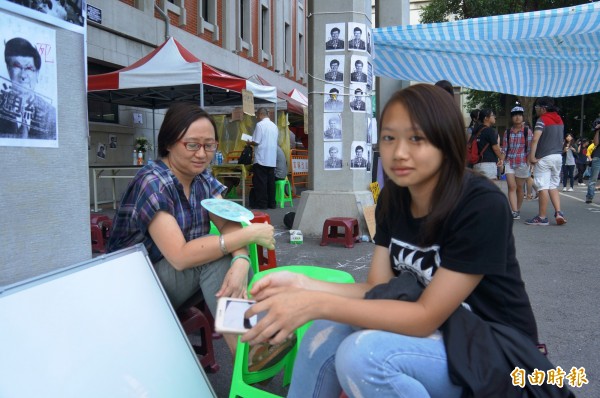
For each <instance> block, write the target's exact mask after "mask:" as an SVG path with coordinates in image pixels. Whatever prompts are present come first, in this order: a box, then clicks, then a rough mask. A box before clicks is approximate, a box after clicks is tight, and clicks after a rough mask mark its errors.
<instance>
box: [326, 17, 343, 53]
mask: <svg viewBox="0 0 600 398" xmlns="http://www.w3.org/2000/svg"><path fill="white" fill-rule="evenodd" d="M325 37H326V38H327V40H326V41H325V51H343V50H344V49H345V48H346V47H345V46H346V43H345V37H346V25H345V24H344V23H343V22H339V23H328V24H326V25H325Z"/></svg>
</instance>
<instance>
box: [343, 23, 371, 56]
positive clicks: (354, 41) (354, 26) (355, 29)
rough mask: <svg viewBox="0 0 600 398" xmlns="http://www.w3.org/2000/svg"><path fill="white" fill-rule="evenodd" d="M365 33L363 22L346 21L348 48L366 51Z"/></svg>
mask: <svg viewBox="0 0 600 398" xmlns="http://www.w3.org/2000/svg"><path fill="white" fill-rule="evenodd" d="M366 35H367V31H366V26H365V24H364V23H356V22H348V49H349V50H354V51H367V43H366V42H365V37H366Z"/></svg>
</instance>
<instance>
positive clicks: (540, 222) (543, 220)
mask: <svg viewBox="0 0 600 398" xmlns="http://www.w3.org/2000/svg"><path fill="white" fill-rule="evenodd" d="M525 224H527V225H542V226H546V225H550V223H549V222H548V217H546V218H541V217H540V216H535V217H533V218H532V219H531V220H526V221H525Z"/></svg>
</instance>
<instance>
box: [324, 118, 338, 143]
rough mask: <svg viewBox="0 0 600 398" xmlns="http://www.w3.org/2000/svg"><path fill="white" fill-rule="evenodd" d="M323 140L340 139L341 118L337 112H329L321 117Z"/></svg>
mask: <svg viewBox="0 0 600 398" xmlns="http://www.w3.org/2000/svg"><path fill="white" fill-rule="evenodd" d="M323 123H324V126H323V140H324V141H340V140H341V139H342V118H341V115H340V114H338V113H329V114H326V115H325V116H324V117H323Z"/></svg>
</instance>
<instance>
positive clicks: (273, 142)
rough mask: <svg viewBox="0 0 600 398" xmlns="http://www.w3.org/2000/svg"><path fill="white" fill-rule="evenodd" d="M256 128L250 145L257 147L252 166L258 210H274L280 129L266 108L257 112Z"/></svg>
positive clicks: (253, 188)
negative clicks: (270, 117)
mask: <svg viewBox="0 0 600 398" xmlns="http://www.w3.org/2000/svg"><path fill="white" fill-rule="evenodd" d="M256 118H257V119H258V123H256V128H255V129H254V134H253V135H252V141H250V144H251V145H253V146H254V147H256V151H255V153H254V164H253V165H252V185H253V186H252V190H253V191H254V198H255V206H256V207H255V208H256V209H266V208H267V207H268V208H269V209H274V208H275V207H276V206H275V165H276V164H277V139H278V137H279V129H278V128H277V125H276V124H275V123H273V122H272V121H271V119H269V113H268V112H267V109H266V108H259V109H258V110H257V111H256Z"/></svg>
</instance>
